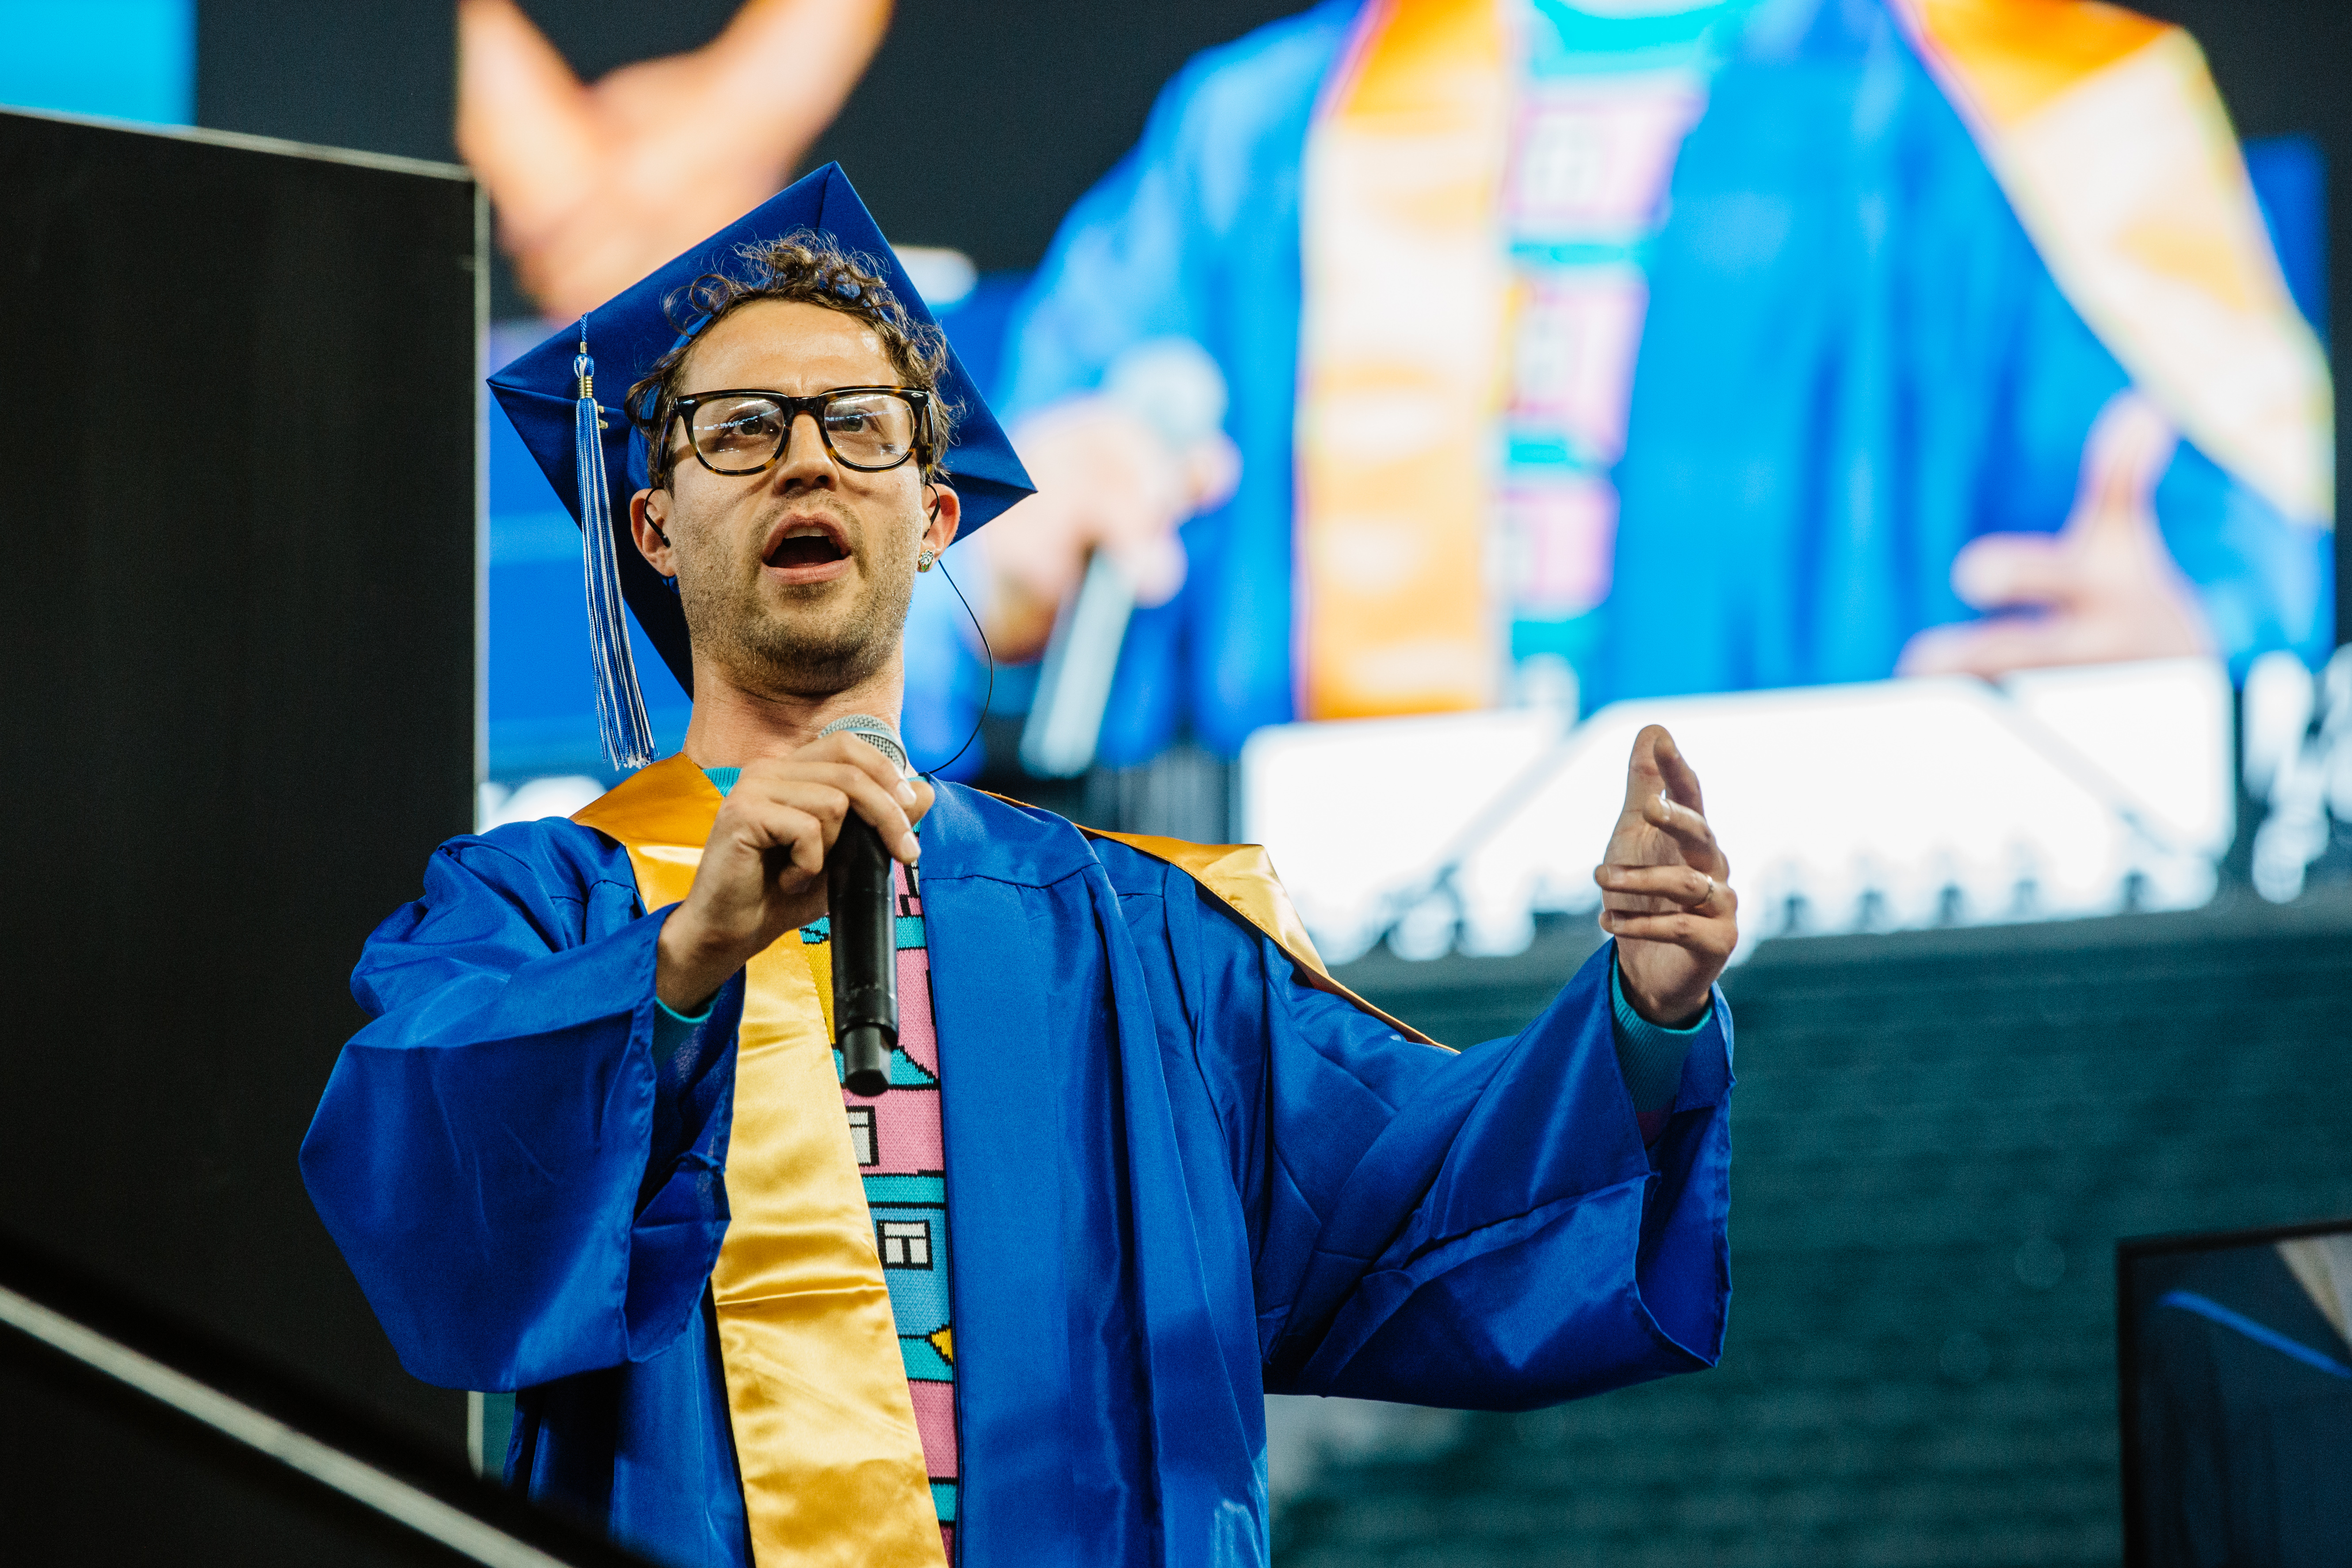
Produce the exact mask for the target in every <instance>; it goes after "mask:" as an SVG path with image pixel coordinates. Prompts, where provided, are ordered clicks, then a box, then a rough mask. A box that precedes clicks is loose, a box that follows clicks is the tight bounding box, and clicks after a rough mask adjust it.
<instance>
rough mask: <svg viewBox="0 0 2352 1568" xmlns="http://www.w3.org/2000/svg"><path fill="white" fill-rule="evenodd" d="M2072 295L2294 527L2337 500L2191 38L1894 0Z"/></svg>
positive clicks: (1969, 2)
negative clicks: (2296, 523) (2295, 523)
mask: <svg viewBox="0 0 2352 1568" xmlns="http://www.w3.org/2000/svg"><path fill="white" fill-rule="evenodd" d="M1894 10H1895V16H1896V17H1897V19H1898V20H1900V21H1901V22H1902V24H1903V26H1904V27H1905V29H1906V31H1907V32H1908V33H1909V34H1910V36H1911V39H1912V41H1913V43H1914V44H1915V45H1916V46H1917V47H1918V50H1919V55H1920V58H1922V59H1924V60H1925V61H1926V62H1927V68H1928V69H1929V70H1931V71H1932V72H1934V73H1935V75H1936V78H1937V81H1938V82H1940V83H1941V84H1942V86H1943V88H1944V90H1945V92H1946V93H1947V95H1948V96H1949V97H1950V99H1951V100H1952V102H1953V104H1954V105H1955V106H1956V107H1957V108H1958V110H1959V111H1960V114H1961V116H1962V117H1963V118H1964V119H1965V120H1966V121H1968V124H1969V130H1970V131H1971V132H1973V133H1974V134H1975V137H1976V140H1977V144H1978V145H1979V147H1980V148H1981V149H1983V152H1984V155H1985V163H1986V164H1987V165H1988V166H1989V167H1990V169H1991V170H1992V172H1993V175H1994V177H1995V178H1996V179H1998V180H1999V181H2000V184H2001V188H2002V190H2004V191H2005V192H2007V193H2008V195H2009V199H2010V203H2011V205H2012V206H2014V207H2015V208H2016V210H2017V216H2018V221H2019V222H2021V224H2023V225H2024V226H2025V232H2026V233H2027V235H2029V236H2030V237H2032V240H2033V245H2034V248H2035V249H2036V250H2037V251H2039V252H2040V253H2041V256H2042V261H2043V262H2044V263H2045V264H2046V265H2047V266H2048V267H2049V268H2050V276H2051V277H2052V278H2053V279H2054V280H2055V281H2056V282H2057V284H2058V287H2059V289H2060V290H2061V291H2062V292H2063V293H2064V294H2065V296H2066V299H2067V300H2068V302H2069V303H2071V304H2072V305H2073V306H2074V309H2075V310H2077V311H2078V312H2080V314H2081V315H2082V318H2083V320H2084V323H2085V324H2087V325H2088V326H2089V327H2090V329H2091V330H2092V331H2094V332H2095V333H2097V334H2098V338H2099V341H2100V342H2102V343H2104V344H2105V345H2106V348H2107V351H2108V352H2109V353H2112V354H2114V355H2115V356H2116V360H2117V361H2118V362H2119V363H2121V364H2122V365H2123V367H2124V369H2125V370H2126V371H2127V372H2129V373H2130V374H2131V378H2132V381H2133V382H2134V384H2137V386H2138V387H2139V388H2140V389H2141V390H2142V391H2144V392H2146V393H2147V395H2149V396H2150V397H2151V398H2153V399H2154V400H2155V401H2156V403H2157V404H2158V406H2160V407H2161V408H2162V409H2163V410H2164V412H2165V413H2166V414H2167V415H2168V416H2170V418H2171V419H2172V421H2173V423H2174V424H2175V425H2177V426H2179V428H2180V430H2181V431H2182V432H2183V433H2184V434H2185V435H2187V436H2188V437H2189V439H2190V440H2192V441H2194V442H2196V443H2197V445H2198V447H2200V449H2201V450H2202V451H2204V452H2205V454H2206V455H2207V456H2209V457H2210V458H2212V459H2213V460H2214V461H2215V462H2217V463H2219V464H2220V465H2221V467H2222V468H2225V469H2227V470H2228V471H2229V472H2230V473H2231V475H2232V476H2233V477H2235V478H2237V479H2240V480H2242V481H2243V482H2244V483H2245V484H2246V485H2247V486H2249V487H2250V488H2252V489H2254V490H2256V491H2257V492H2259V493H2260V494H2261V495H2262V496H2263V498H2264V499H2265V500H2268V501H2269V502H2270V503H2271V504H2272V505H2273V506H2275V507H2276V508H2278V509H2279V510H2280V511H2281V512H2283V513H2284V515H2285V516H2286V518H2287V519H2288V520H2289V521H2293V522H2298V523H2303V524H2305V525H2306V526H2311V527H2316V528H2325V527H2327V526H2328V525H2329V523H2330V521H2331V520H2332V519H2333V518H2334V516H2335V510H2336V459H2335V430H2336V415H2335V400H2334V391H2333V389H2332V387H2331V386H2330V384H2329V382H2328V374H2327V358H2326V353H2325V351H2324V350H2323V349H2322V348H2321V347H2320V343H2319V338H2318V335H2317V334H2316V333H2315V332H2314V331H2312V329H2311V324H2310V323H2309V322H2307V321H2305V320H2304V319H2303V314H2302V312H2301V311H2300V310H2297V309H2296V308H2295V304H2294V298H2293V296H2292V295H2290V294H2289V293H2288V291H2287V286H2286V279H2285V277H2284V274H2282V273H2281V271H2280V270H2279V264H2278V258H2277V257H2276V255H2275V254H2274V253H2273V250H2272V248H2271V242H2270V237H2269V235H2268V233H2267V231H2266V230H2265V229H2264V227H2263V218H2262V211H2261V209H2260V207H2259V206H2257V205H2256V204H2255V201H2254V188H2253V184H2252V181H2251V180H2250V179H2249V178H2248V177H2247V174H2246V164H2245V159H2244V157H2243V155H2242V153H2240V151H2239V148H2238V141H2237V137H2236V135H2235V133H2234V132H2231V129H2230V119H2229V115H2228V114H2227V112H2226V111H2225V110H2223V109H2222V106H2221V93H2220V92H2219V91H2218V90H2217V89H2215V88H2214V86H2213V79H2212V77H2211V75H2210V73H2209V72H2208V71H2207V70H2206V68H2205V57H2204V55H2203V53H2202V52H2201V51H2200V50H2199V48H2198V47H2197V44H2196V41H2195V40H2194V39H2192V38H2190V37H2189V35H2188V34H2187V33H2186V32H2184V31H2182V30H2181V29H2180V28H2179V27H2176V26H2171V25H2169V24H2168V23H2163V22H2157V21H2151V20H2150V19H2148V18H2147V17H2145V16H2135V15H2134V14H2132V13H2131V12H2129V11H2126V10H2121V9H2119V8H2117V7H2116V6H2113V5H2098V4H2094V3H2091V0H1895V7H1894Z"/></svg>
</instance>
